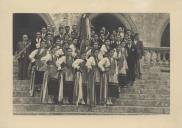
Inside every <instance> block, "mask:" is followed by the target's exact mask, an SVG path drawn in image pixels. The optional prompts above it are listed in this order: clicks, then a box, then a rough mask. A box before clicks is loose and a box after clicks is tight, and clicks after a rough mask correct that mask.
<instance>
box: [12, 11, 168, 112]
mask: <svg viewBox="0 0 182 128" xmlns="http://www.w3.org/2000/svg"><path fill="white" fill-rule="evenodd" d="M12 20H13V21H12V22H13V23H12V24H13V26H12V27H13V34H12V36H13V37H12V46H13V48H12V49H13V52H12V56H13V59H12V65H13V88H12V90H11V91H12V107H13V111H12V114H13V115H161V114H162V115H170V13H119V12H118V13H100V12H98V13H13V14H12Z"/></svg>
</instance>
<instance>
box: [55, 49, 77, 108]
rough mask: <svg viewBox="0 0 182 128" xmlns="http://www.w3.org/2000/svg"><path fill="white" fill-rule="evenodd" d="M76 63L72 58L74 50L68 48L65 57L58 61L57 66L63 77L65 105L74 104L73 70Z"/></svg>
mask: <svg viewBox="0 0 182 128" xmlns="http://www.w3.org/2000/svg"><path fill="white" fill-rule="evenodd" d="M73 62H74V58H73V57H72V49H70V48H68V49H67V51H66V54H65V56H62V57H61V58H59V59H58V60H57V61H56V65H57V67H58V70H60V73H61V74H60V75H63V78H64V80H63V81H64V82H63V97H64V98H63V104H70V103H72V97H73V87H74V85H73V80H74V72H73V68H72V64H73Z"/></svg>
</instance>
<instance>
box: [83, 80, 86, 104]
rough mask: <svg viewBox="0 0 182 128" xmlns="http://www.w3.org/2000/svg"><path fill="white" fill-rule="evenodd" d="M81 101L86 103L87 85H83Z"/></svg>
mask: <svg viewBox="0 0 182 128" xmlns="http://www.w3.org/2000/svg"><path fill="white" fill-rule="evenodd" d="M83 100H84V101H85V103H87V84H85V83H83Z"/></svg>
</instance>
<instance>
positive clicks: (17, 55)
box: [15, 41, 31, 59]
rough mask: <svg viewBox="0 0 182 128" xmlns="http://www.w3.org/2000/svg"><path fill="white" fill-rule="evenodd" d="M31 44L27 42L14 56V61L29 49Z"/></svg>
mask: <svg viewBox="0 0 182 128" xmlns="http://www.w3.org/2000/svg"><path fill="white" fill-rule="evenodd" d="M30 45H31V42H30V41H29V42H28V44H27V45H26V46H25V47H24V48H23V49H22V50H21V51H20V52H19V53H18V54H16V55H15V59H19V58H20V57H21V55H22V54H23V53H24V52H25V51H26V50H27V49H28V48H29V47H30Z"/></svg>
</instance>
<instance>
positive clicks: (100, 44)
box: [98, 38, 105, 48]
mask: <svg viewBox="0 0 182 128" xmlns="http://www.w3.org/2000/svg"><path fill="white" fill-rule="evenodd" d="M98 42H99V48H100V47H101V46H102V45H103V44H104V43H105V40H101V39H100V38H99V39H98Z"/></svg>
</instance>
